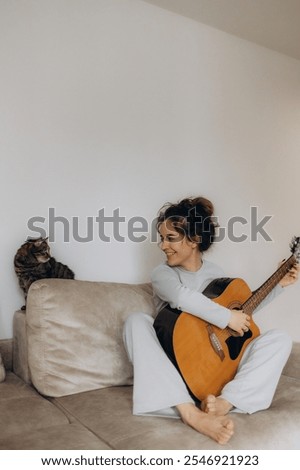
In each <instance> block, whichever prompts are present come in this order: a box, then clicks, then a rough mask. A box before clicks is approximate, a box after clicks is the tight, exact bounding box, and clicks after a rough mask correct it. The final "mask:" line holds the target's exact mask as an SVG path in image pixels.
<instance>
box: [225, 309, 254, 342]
mask: <svg viewBox="0 0 300 470" xmlns="http://www.w3.org/2000/svg"><path fill="white" fill-rule="evenodd" d="M230 312H231V317H230V320H229V323H228V326H229V328H231V329H232V330H234V331H236V332H237V333H239V335H240V336H244V333H246V332H247V331H249V326H250V317H249V315H247V314H246V313H244V312H243V310H230Z"/></svg>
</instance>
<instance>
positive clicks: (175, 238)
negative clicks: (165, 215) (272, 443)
mask: <svg viewBox="0 0 300 470" xmlns="http://www.w3.org/2000/svg"><path fill="white" fill-rule="evenodd" d="M159 234H160V239H161V241H160V248H161V250H162V251H163V252H164V253H165V255H166V257H167V263H168V265H169V266H181V267H182V268H185V269H187V270H190V269H191V266H192V264H193V265H194V261H195V259H196V258H197V259H199V254H200V252H199V250H198V247H197V244H196V243H195V242H192V241H191V240H189V239H188V238H187V237H186V236H185V235H183V234H182V233H178V232H177V231H176V230H175V228H174V227H173V225H172V223H171V222H170V221H168V220H167V221H165V222H163V223H162V224H161V225H160V227H159Z"/></svg>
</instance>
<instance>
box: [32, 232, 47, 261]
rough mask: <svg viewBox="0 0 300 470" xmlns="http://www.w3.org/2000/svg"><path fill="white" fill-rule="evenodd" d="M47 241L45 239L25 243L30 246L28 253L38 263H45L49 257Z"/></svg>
mask: <svg viewBox="0 0 300 470" xmlns="http://www.w3.org/2000/svg"><path fill="white" fill-rule="evenodd" d="M47 240H48V239H47V238H38V239H37V240H33V241H29V242H27V243H30V244H32V246H31V250H30V251H31V253H32V255H33V256H34V257H35V258H36V260H37V262H38V263H47V261H49V259H50V257H51V255H50V247H49V245H48V242H47Z"/></svg>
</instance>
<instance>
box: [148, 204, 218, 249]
mask: <svg viewBox="0 0 300 470" xmlns="http://www.w3.org/2000/svg"><path fill="white" fill-rule="evenodd" d="M213 212H214V206H213V204H212V202H211V201H209V200H208V199H206V198H204V197H195V198H185V199H183V200H182V201H180V202H178V203H177V204H171V203H166V204H165V205H164V206H163V207H162V208H161V209H160V211H159V215H158V218H157V222H156V228H157V230H159V227H160V226H161V224H162V223H163V222H166V221H170V222H171V224H172V226H173V227H174V229H175V230H176V232H178V233H180V234H181V235H183V236H186V237H187V238H188V239H189V240H191V241H193V242H196V243H198V247H199V250H200V251H201V252H202V251H206V250H208V248H209V247H210V245H211V244H212V243H213V241H214V238H215V234H216V227H217V224H216V223H215V222H214V218H213Z"/></svg>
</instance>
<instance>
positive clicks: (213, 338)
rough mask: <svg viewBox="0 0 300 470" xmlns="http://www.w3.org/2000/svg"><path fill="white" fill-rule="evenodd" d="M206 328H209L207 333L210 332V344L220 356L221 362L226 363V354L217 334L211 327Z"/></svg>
mask: <svg viewBox="0 0 300 470" xmlns="http://www.w3.org/2000/svg"><path fill="white" fill-rule="evenodd" d="M206 328H207V331H208V335H209V340H210V344H211V345H212V347H213V350H214V351H215V352H216V353H217V354H218V356H219V358H220V359H221V361H224V359H225V354H224V351H223V348H222V345H221V343H220V341H219V339H218V337H217V335H216V333H214V330H213V327H212V326H211V325H207V326H206Z"/></svg>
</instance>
